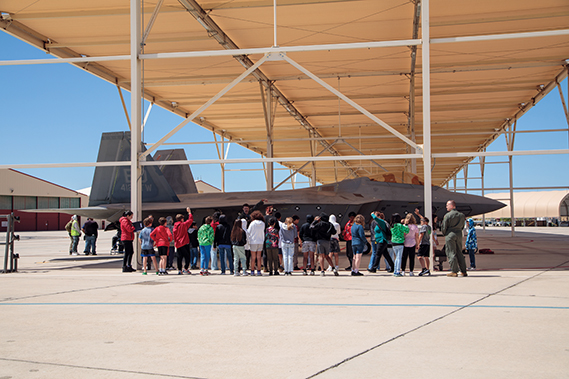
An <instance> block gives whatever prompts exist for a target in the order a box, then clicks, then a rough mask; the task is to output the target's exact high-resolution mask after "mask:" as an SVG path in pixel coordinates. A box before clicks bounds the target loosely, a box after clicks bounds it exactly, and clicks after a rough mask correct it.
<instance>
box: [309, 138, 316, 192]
mask: <svg viewBox="0 0 569 379" xmlns="http://www.w3.org/2000/svg"><path fill="white" fill-rule="evenodd" d="M310 137H314V136H313V135H312V134H311V135H310ZM314 144H315V141H313V140H311V141H310V156H311V157H314V152H315V150H316V148H315V147H314ZM310 187H316V162H314V161H312V175H311V176H310Z"/></svg>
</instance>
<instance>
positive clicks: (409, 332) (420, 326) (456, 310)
mask: <svg viewBox="0 0 569 379" xmlns="http://www.w3.org/2000/svg"><path fill="white" fill-rule="evenodd" d="M567 263H569V261H566V262H563V263H561V264H559V265H557V266H555V267H550V268H548V269H547V270H544V271H541V272H538V273H536V274H535V275H532V276H530V277H527V278H525V279H523V280H520V281H519V282H516V283H514V284H512V285H509V286H507V287H505V288H502V289H501V290H498V291H496V292H492V293H489V294H487V295H485V296H482V297H481V298H480V299H477V300H474V301H473V302H471V303H469V304H466V305H463V306H461V307H459V308H457V309H454V310H452V311H450V312H448V313H446V314H444V315H442V316H439V317H437V318H435V319H433V320H430V321H428V322H426V323H424V324H422V325H419V326H417V327H415V328H413V329H410V330H408V331H406V332H404V333H401V334H399V335H397V336H395V337H392V338H390V339H388V340H386V341H383V342H381V343H380V344H377V345H375V346H372V347H370V348H369V349H366V350H364V351H362V352H359V353H358V354H355V355H352V356H351V357H348V358H346V359H344V360H342V361H340V362H338V363H336V364H334V365H332V366H329V367H327V368H325V369H323V370H320V371H318V372H317V373H315V374H312V375H310V376H308V377H307V379H310V378H315V377H317V376H319V375H321V374H323V373H325V372H327V371H330V370H333V369H335V368H337V367H339V366H341V365H343V364H344V363H347V362H349V361H352V360H354V359H356V358H358V357H361V356H362V355H365V354H367V353H369V352H371V351H373V350H375V349H378V348H380V347H382V346H385V345H387V344H388V343H390V342H393V341H395V340H398V339H399V338H401V337H405V336H406V335H408V334H411V333H413V332H415V331H417V330H420V329H422V328H424V327H426V326H429V325H431V324H434V323H436V322H437V321H440V320H442V319H445V318H447V317H449V316H451V315H453V314H455V313H457V312H460V311H462V310H463V309H466V308H469V307H471V306H473V305H475V304H477V303H480V302H481V301H483V300H486V299H488V298H490V297H492V296H495V295H498V294H500V293H502V292H504V291H507V290H509V289H511V288H513V287H516V286H518V285H520V284H522V283H525V282H527V281H529V280H531V279H534V278H536V277H538V276H540V275H542V274H545V273H546V272H549V271H552V270H555V269H556V268H558V267H561V266H563V265H566V264H567Z"/></svg>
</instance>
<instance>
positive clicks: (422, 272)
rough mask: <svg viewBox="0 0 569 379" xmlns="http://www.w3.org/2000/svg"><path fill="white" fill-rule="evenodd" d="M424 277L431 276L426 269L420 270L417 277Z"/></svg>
mask: <svg viewBox="0 0 569 379" xmlns="http://www.w3.org/2000/svg"><path fill="white" fill-rule="evenodd" d="M425 275H426V276H429V275H431V272H430V271H429V270H428V269H426V268H424V269H422V270H421V272H420V273H419V276H425Z"/></svg>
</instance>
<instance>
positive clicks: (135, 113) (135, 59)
mask: <svg viewBox="0 0 569 379" xmlns="http://www.w3.org/2000/svg"><path fill="white" fill-rule="evenodd" d="M141 11H142V9H141V5H140V0H130V82H131V90H130V92H131V102H130V117H131V122H130V125H131V132H130V144H131V146H130V208H131V211H132V213H133V220H135V221H141V220H142V170H141V167H140V153H141V151H142V144H141V133H140V128H141V125H142V123H141V121H142V114H141V112H142V61H141V60H140V57H139V54H140V47H141V45H140V43H141V40H142V35H141V32H142V20H141V18H142V15H141ZM134 246H135V252H134V261H135V262H134V264H135V265H136V266H137V269H140V262H139V260H138V256H139V254H140V249H139V248H138V246H139V244H138V238H135V242H134Z"/></svg>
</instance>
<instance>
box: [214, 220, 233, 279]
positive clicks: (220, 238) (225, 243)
mask: <svg viewBox="0 0 569 379" xmlns="http://www.w3.org/2000/svg"><path fill="white" fill-rule="evenodd" d="M213 246H214V247H217V251H218V252H219V261H220V263H221V275H225V267H226V266H225V264H226V263H227V262H229V272H230V273H231V274H233V255H232V254H231V226H229V224H228V223H227V217H226V216H225V215H224V214H222V215H220V216H219V225H217V227H216V228H215V238H214V240H213Z"/></svg>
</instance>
